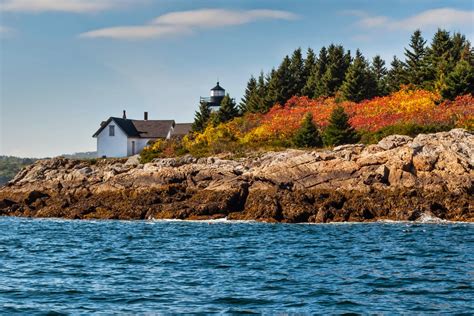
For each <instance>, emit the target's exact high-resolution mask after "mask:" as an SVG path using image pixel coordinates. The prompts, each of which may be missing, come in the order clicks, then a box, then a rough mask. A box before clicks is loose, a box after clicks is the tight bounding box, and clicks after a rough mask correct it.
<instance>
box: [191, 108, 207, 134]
mask: <svg viewBox="0 0 474 316" xmlns="http://www.w3.org/2000/svg"><path fill="white" fill-rule="evenodd" d="M210 117H211V109H210V108H209V106H208V104H207V103H206V102H201V104H200V105H199V111H197V112H196V113H195V115H194V123H193V125H192V130H193V132H202V131H203V130H204V129H205V128H206V126H207V123H208V122H209V118H210Z"/></svg>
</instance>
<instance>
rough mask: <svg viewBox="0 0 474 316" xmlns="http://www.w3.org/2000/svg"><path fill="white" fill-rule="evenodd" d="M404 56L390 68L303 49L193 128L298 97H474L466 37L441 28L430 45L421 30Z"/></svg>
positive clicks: (334, 49)
mask: <svg viewBox="0 0 474 316" xmlns="http://www.w3.org/2000/svg"><path fill="white" fill-rule="evenodd" d="M404 55H405V56H404V57H405V58H404V60H400V59H398V58H397V57H396V56H394V57H393V60H392V61H391V63H390V67H389V68H387V66H386V63H385V61H384V60H383V59H382V58H381V57H380V56H379V55H376V56H375V57H373V58H372V60H370V61H369V59H367V58H366V57H365V56H364V55H363V54H362V53H361V52H360V51H359V50H357V51H356V52H355V55H354V56H352V55H351V52H350V50H346V49H345V48H344V47H343V46H342V45H335V44H331V45H329V46H328V47H322V48H321V49H320V51H319V54H318V55H316V53H315V52H314V50H313V49H312V48H308V50H307V52H306V55H305V56H303V53H302V50H301V48H298V49H296V50H295V51H294V52H293V53H292V54H291V56H288V55H287V56H285V57H284V58H283V61H282V62H281V63H280V65H279V66H278V68H276V69H275V68H274V69H272V70H271V71H270V72H268V73H266V74H265V73H264V72H263V71H262V72H261V73H260V75H259V76H258V77H254V76H251V77H250V79H249V81H248V83H247V87H246V90H245V94H244V96H243V98H242V100H241V102H240V103H239V105H236V104H235V102H233V100H232V99H230V97H229V96H228V95H227V96H226V98H225V99H224V101H225V102H224V101H223V103H222V105H221V109H220V110H219V111H218V112H220V113H217V114H213V113H211V112H210V110H209V109H208V107H207V106H206V105H205V104H201V106H200V109H199V111H198V112H196V119H195V124H194V130H195V131H201V130H202V129H203V128H204V127H205V126H206V124H208V123H209V122H210V121H212V122H213V124H217V123H221V122H225V121H228V120H230V119H232V118H233V117H235V116H237V115H242V114H245V113H266V112H267V111H268V110H269V109H270V108H271V107H273V106H274V105H275V104H277V103H278V104H281V105H283V104H285V103H286V101H288V100H289V99H290V98H291V97H293V96H307V97H309V98H319V97H336V99H337V100H340V101H344V100H348V101H354V102H360V101H362V100H365V99H371V98H373V97H377V96H385V95H388V94H390V93H392V92H395V91H398V90H399V89H400V88H401V86H403V85H410V86H412V87H415V88H419V89H426V90H430V91H433V90H437V91H439V92H440V93H441V95H442V96H443V97H444V98H446V99H454V98H455V97H456V96H459V95H463V94H469V93H474V50H473V48H472V47H471V43H470V42H469V41H468V40H467V39H466V37H465V36H464V35H463V34H461V33H457V32H455V33H453V34H451V33H450V32H448V31H446V30H443V29H438V31H437V32H436V33H435V34H434V36H433V38H432V40H431V43H430V44H429V45H427V41H426V40H425V39H424V38H423V36H422V34H421V31H420V30H416V31H415V32H414V33H413V34H412V35H411V38H410V42H409V44H408V47H407V48H405V53H404ZM213 116H214V118H213Z"/></svg>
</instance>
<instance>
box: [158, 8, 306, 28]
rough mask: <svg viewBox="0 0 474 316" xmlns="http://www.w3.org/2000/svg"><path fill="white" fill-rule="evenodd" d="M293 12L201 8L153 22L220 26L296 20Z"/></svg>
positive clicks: (171, 14)
mask: <svg viewBox="0 0 474 316" xmlns="http://www.w3.org/2000/svg"><path fill="white" fill-rule="evenodd" d="M296 18H297V16H296V15H295V14H293V13H291V12H287V11H279V10H248V11H237V10H225V9H200V10H192V11H179V12H171V13H167V14H163V15H161V16H159V17H157V18H156V19H154V20H153V24H168V25H181V26H189V27H193V26H195V27H219V26H228V25H240V24H246V23H250V22H254V21H258V20H264V19H276V20H294V19H296Z"/></svg>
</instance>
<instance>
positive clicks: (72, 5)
mask: <svg viewBox="0 0 474 316" xmlns="http://www.w3.org/2000/svg"><path fill="white" fill-rule="evenodd" d="M135 2H136V1H135ZM130 3H131V1H130V0H4V1H2V2H1V3H0V11H4V12H28V13H42V12H51V11H53V12H54V11H56V12H71V13H89V12H99V11H104V10H109V9H114V8H117V7H121V6H123V5H126V4H130Z"/></svg>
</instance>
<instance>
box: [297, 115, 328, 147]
mask: <svg viewBox="0 0 474 316" xmlns="http://www.w3.org/2000/svg"><path fill="white" fill-rule="evenodd" d="M294 142H295V145H296V146H298V147H306V148H307V147H321V146H322V145H323V141H322V139H321V135H320V134H319V131H318V128H317V127H316V125H315V124H314V122H313V115H312V114H311V113H307V114H306V115H305V117H304V119H303V122H302V123H301V127H300V128H299V130H298V131H297V132H296V134H295V136H294Z"/></svg>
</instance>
